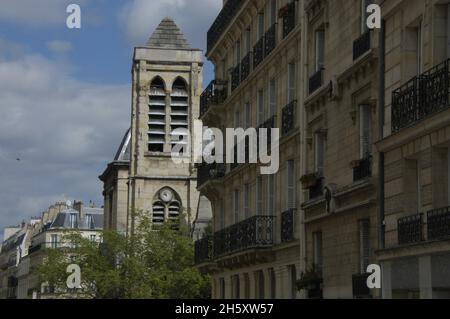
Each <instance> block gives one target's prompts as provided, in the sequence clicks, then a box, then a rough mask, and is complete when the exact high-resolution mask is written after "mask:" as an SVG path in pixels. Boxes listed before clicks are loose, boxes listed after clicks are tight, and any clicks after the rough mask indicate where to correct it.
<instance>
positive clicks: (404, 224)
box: [397, 214, 424, 245]
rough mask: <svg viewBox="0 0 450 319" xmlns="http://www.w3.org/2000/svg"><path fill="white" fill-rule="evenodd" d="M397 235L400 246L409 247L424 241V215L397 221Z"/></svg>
mask: <svg viewBox="0 0 450 319" xmlns="http://www.w3.org/2000/svg"><path fill="white" fill-rule="evenodd" d="M397 233H398V234H397V235H398V244H399V245H408V244H414V243H419V242H421V241H423V240H424V236H423V214H417V215H412V216H407V217H404V218H400V219H399V220H398V221H397Z"/></svg>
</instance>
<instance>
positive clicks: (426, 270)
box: [419, 256, 433, 299]
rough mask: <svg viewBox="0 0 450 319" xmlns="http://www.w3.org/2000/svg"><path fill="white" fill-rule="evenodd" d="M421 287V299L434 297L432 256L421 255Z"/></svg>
mask: <svg viewBox="0 0 450 319" xmlns="http://www.w3.org/2000/svg"><path fill="white" fill-rule="evenodd" d="M419 287H420V299H433V282H432V279H431V256H423V257H419Z"/></svg>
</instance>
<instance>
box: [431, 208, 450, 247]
mask: <svg viewBox="0 0 450 319" xmlns="http://www.w3.org/2000/svg"><path fill="white" fill-rule="evenodd" d="M427 233H428V240H440V239H446V238H449V237H450V207H445V208H440V209H435V210H431V211H429V212H428V213H427Z"/></svg>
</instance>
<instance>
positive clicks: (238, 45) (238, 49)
mask: <svg viewBox="0 0 450 319" xmlns="http://www.w3.org/2000/svg"><path fill="white" fill-rule="evenodd" d="M235 49H236V53H235V57H236V63H235V65H237V64H239V63H241V41H240V40H237V42H236V47H235Z"/></svg>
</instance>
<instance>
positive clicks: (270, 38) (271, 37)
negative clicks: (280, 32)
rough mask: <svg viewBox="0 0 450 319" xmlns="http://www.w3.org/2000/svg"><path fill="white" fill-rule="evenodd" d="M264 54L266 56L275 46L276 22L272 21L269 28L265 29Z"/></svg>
mask: <svg viewBox="0 0 450 319" xmlns="http://www.w3.org/2000/svg"><path fill="white" fill-rule="evenodd" d="M264 38H265V45H264V48H265V50H264V56H265V57H267V56H269V55H270V53H272V51H273V50H274V49H275V47H276V46H277V24H276V23H274V24H273V25H272V26H271V27H270V28H269V30H267V32H266V34H265V36H264Z"/></svg>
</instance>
